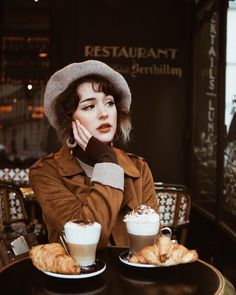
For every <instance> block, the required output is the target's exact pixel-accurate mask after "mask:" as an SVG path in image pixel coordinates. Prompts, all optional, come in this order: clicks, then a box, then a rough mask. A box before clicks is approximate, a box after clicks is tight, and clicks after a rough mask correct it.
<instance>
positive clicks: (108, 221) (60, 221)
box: [29, 161, 123, 248]
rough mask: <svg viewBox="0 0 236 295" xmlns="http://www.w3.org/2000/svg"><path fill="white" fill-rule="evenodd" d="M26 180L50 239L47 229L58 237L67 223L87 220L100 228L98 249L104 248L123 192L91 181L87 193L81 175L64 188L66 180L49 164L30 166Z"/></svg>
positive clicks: (70, 180) (83, 178) (83, 177)
mask: <svg viewBox="0 0 236 295" xmlns="http://www.w3.org/2000/svg"><path fill="white" fill-rule="evenodd" d="M29 177H30V184H31V186H32V189H33V191H34V193H35V195H36V198H37V200H38V202H39V204H40V206H41V208H42V211H43V215H44V218H45V222H46V224H47V228H48V230H49V240H53V237H50V228H51V229H55V230H56V231H57V233H58V234H60V233H61V232H62V230H63V227H64V224H65V223H66V222H67V221H68V220H71V219H74V218H78V219H90V220H92V221H94V220H96V221H97V222H99V223H101V225H102V232H101V237H100V241H99V248H102V247H105V246H107V244H108V242H109V237H110V234H111V231H112V228H113V227H114V225H115V223H116V219H117V215H118V213H119V210H120V206H121V203H122V199H123V192H122V190H120V189H116V188H113V187H111V186H109V185H104V184H101V183H99V182H94V183H92V184H91V186H90V188H91V190H90V191H88V188H87V186H86V185H85V184H84V182H85V178H86V177H85V176H82V175H77V176H76V177H75V176H72V177H71V179H67V180H66V181H67V185H65V179H64V178H63V176H61V175H59V174H58V173H57V170H56V168H55V167H54V165H51V164H50V161H44V162H42V163H41V164H39V165H36V167H32V168H31V169H30V175H29ZM68 182H69V185H68Z"/></svg>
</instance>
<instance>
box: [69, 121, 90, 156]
mask: <svg viewBox="0 0 236 295" xmlns="http://www.w3.org/2000/svg"><path fill="white" fill-rule="evenodd" d="M72 129H73V134H74V138H75V140H76V142H77V144H78V145H79V146H80V147H81V148H82V149H83V150H84V151H85V149H86V147H87V145H88V142H89V139H90V138H91V137H92V135H91V134H90V133H89V132H88V130H87V129H86V128H85V127H84V126H83V125H82V124H80V122H79V120H75V121H72Z"/></svg>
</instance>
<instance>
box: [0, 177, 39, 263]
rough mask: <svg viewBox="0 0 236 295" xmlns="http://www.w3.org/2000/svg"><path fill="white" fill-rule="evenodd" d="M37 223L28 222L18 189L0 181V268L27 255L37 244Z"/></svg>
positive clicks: (22, 199)
mask: <svg viewBox="0 0 236 295" xmlns="http://www.w3.org/2000/svg"><path fill="white" fill-rule="evenodd" d="M40 227H41V225H40V224H38V222H37V221H34V222H30V221H29V218H28V214H27V212H26V208H25V204H24V197H23V194H22V192H21V190H20V188H19V187H18V186H17V185H15V184H12V183H10V182H6V181H0V266H1V265H2V266H4V265H6V264H8V263H11V262H12V261H14V260H16V259H18V258H19V257H22V255H23V254H26V255H27V254H28V253H27V252H28V250H29V249H30V248H31V247H32V246H34V245H37V244H38V240H37V237H38V234H39V232H40V231H39V228H40Z"/></svg>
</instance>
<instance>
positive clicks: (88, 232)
mask: <svg viewBox="0 0 236 295" xmlns="http://www.w3.org/2000/svg"><path fill="white" fill-rule="evenodd" d="M64 233H65V238H66V241H67V242H69V243H74V244H77V243H79V244H92V243H97V242H98V240H99V237H100V233H101V224H100V223H98V222H96V221H95V222H90V221H81V220H70V221H68V222H67V223H66V224H65V225H64Z"/></svg>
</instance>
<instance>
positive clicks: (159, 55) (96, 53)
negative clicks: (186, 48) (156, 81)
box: [84, 45, 183, 78]
mask: <svg viewBox="0 0 236 295" xmlns="http://www.w3.org/2000/svg"><path fill="white" fill-rule="evenodd" d="M178 54H179V49H178V48H171V47H170V48H154V47H149V48H146V47H133V46H106V45H85V46H84V57H85V58H87V59H93V58H94V59H100V58H109V59H112V60H114V61H116V60H117V63H115V64H110V65H111V66H112V67H113V68H114V69H115V70H117V71H118V72H120V73H121V74H126V75H130V76H131V77H133V78H135V77H137V76H139V75H154V76H172V77H177V78H181V77H182V74H183V70H182V67H181V66H180V65H178V64H177V59H178ZM120 58H122V62H121V63H119V59H120ZM124 60H127V61H128V62H129V63H128V64H124ZM144 61H148V63H145V64H144Z"/></svg>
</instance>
